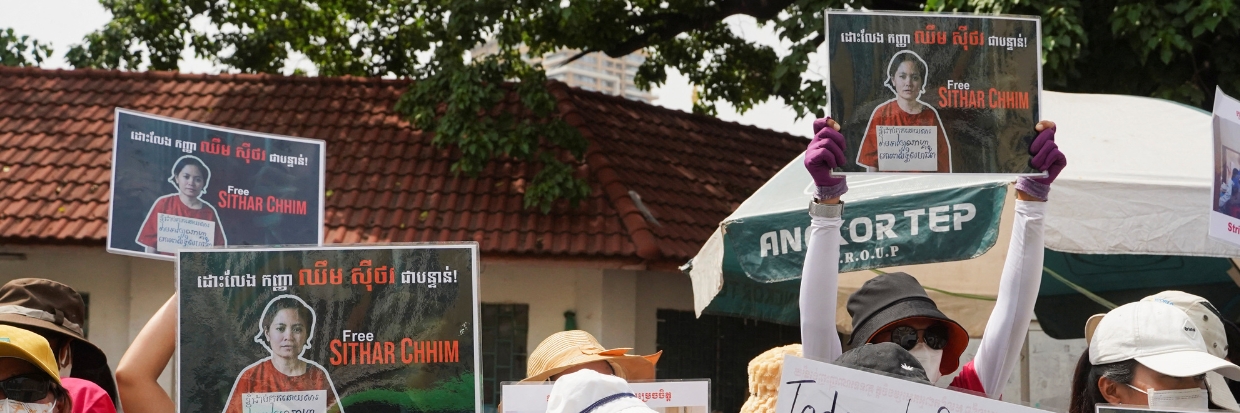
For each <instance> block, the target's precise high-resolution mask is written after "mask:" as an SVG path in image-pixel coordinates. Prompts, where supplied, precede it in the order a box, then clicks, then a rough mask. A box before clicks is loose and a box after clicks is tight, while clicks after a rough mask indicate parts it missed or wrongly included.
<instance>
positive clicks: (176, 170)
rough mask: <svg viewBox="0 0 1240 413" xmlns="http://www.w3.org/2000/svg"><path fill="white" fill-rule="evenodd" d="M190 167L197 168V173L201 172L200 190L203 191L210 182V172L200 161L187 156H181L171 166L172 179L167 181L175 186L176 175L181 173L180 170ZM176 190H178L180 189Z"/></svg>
mask: <svg viewBox="0 0 1240 413" xmlns="http://www.w3.org/2000/svg"><path fill="white" fill-rule="evenodd" d="M190 165H193V166H196V167H198V171H200V172H202V188H203V189H204V190H205V189H206V188H207V183H208V182H211V170H210V169H207V165H206V164H204V163H202V160H200V159H198V158H196V157H193V156H189V155H186V156H182V157H181V159H177V163H176V164H174V165H172V178H171V179H169V181H171V182H172V184H173V185H176V178H177V175H179V174H180V173H181V170H183V169H185V167H187V166H190ZM177 189H180V187H178V188H177Z"/></svg>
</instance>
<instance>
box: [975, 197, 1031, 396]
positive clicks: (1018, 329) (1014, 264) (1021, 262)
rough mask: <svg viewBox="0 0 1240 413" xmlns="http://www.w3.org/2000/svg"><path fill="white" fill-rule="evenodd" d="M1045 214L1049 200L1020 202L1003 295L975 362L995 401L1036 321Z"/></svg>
mask: <svg viewBox="0 0 1240 413" xmlns="http://www.w3.org/2000/svg"><path fill="white" fill-rule="evenodd" d="M1045 216H1046V203H1045V202H1032V201H1020V200H1018V201H1016V220H1015V222H1013V223H1012V241H1011V245H1010V246H1009V247H1008V253H1007V260H1006V261H1005V262H1004V263H1003V278H1000V279H999V297H998V299H997V300H996V301H995V309H994V311H991V313H990V320H989V321H987V322H986V331H985V332H984V333H982V343H981V345H980V346H979V347H978V349H977V356H976V357H975V358H974V359H973V367H974V368H975V369H976V370H977V376H978V379H980V380H981V382H982V388H983V389H986V396H988V397H990V398H992V399H993V398H998V397H999V395H1000V393H1002V392H1003V387H1004V386H1005V385H1006V384H1007V380H1008V377H1009V376H1011V375H1012V370H1014V369H1015V367H1016V366H1017V365H1018V364H1019V361H1020V349H1021V347H1023V346H1024V344H1025V335H1026V334H1028V332H1029V323H1030V321H1031V320H1032V319H1033V304H1034V302H1036V301H1037V299H1038V288H1039V287H1040V286H1041V284H1042V259H1043V254H1044V250H1043V241H1042V231H1043V229H1042V227H1043V219H1044V217H1045Z"/></svg>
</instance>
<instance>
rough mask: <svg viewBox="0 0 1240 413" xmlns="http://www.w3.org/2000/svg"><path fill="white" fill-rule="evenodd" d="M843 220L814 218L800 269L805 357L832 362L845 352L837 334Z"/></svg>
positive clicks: (802, 337)
mask: <svg viewBox="0 0 1240 413" xmlns="http://www.w3.org/2000/svg"><path fill="white" fill-rule="evenodd" d="M843 223H844V220H843V219H841V218H817V217H814V218H812V221H811V222H810V225H809V234H808V236H807V238H809V239H808V241H806V244H807V245H806V249H807V250H806V251H805V265H804V267H802V268H801V299H800V304H801V343H802V349H803V351H804V353H805V357H806V358H809V359H814V360H820V361H826V362H831V361H835V359H836V358H839V356H840V353H842V352H843V346H842V345H841V344H840V336H839V334H838V333H836V331H835V306H836V302H837V301H838V300H837V298H836V297H837V296H838V291H839V285H840V226H841V225H843Z"/></svg>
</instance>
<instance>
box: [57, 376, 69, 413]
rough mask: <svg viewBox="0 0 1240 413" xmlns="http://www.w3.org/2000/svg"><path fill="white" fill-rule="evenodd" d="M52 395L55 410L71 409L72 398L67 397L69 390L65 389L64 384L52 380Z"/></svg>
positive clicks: (64, 410) (67, 410)
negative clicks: (54, 401)
mask: <svg viewBox="0 0 1240 413" xmlns="http://www.w3.org/2000/svg"><path fill="white" fill-rule="evenodd" d="M52 397H53V398H54V399H55V400H56V409H57V410H59V411H62V412H72V411H73V400H72V399H70V398H69V390H68V389H65V388H64V386H61V385H60V384H58V383H56V382H52ZM61 406H64V407H61Z"/></svg>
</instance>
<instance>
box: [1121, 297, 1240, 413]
mask: <svg viewBox="0 0 1240 413" xmlns="http://www.w3.org/2000/svg"><path fill="white" fill-rule="evenodd" d="M1141 301H1150V302H1155V303H1163V304H1169V305H1173V306H1175V307H1176V308H1179V309H1180V310H1181V311H1183V312H1184V314H1186V315H1188V319H1189V320H1193V324H1196V325H1197V331H1198V332H1200V333H1201V338H1202V340H1204V341H1205V343H1206V350H1207V351H1209V352H1210V354H1212V355H1214V356H1215V357H1218V358H1227V347H1228V343H1227V330H1225V329H1224V327H1223V319H1222V316H1221V315H1220V314H1219V313H1218V310H1216V309H1215V308H1214V305H1212V304H1210V301H1209V300H1206V299H1204V298H1201V297H1198V296H1195V295H1192V294H1189V293H1186V292H1183V291H1175V290H1167V291H1163V292H1160V293H1158V294H1154V295H1151V296H1149V297H1145V298H1142V299H1141ZM1206 384H1207V385H1209V386H1210V401H1213V402H1214V404H1215V405H1218V406H1219V407H1222V408H1224V409H1227V410H1230V411H1233V412H1240V403H1236V397H1235V396H1234V395H1232V394H1231V390H1230V389H1228V388H1227V382H1225V381H1223V376H1221V375H1219V374H1218V373H1215V372H1209V373H1206Z"/></svg>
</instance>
